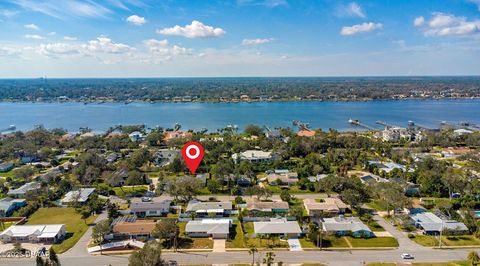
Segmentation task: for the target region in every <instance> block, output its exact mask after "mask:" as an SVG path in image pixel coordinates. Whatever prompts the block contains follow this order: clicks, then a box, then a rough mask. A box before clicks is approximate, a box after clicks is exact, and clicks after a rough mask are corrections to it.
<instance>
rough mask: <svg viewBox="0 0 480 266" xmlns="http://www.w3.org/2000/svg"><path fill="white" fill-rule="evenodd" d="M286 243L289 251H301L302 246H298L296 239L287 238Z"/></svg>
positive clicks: (298, 242)
mask: <svg viewBox="0 0 480 266" xmlns="http://www.w3.org/2000/svg"><path fill="white" fill-rule="evenodd" d="M287 241H288V246H289V247H290V251H302V245H300V241H299V240H298V238H289V239H288V240H287Z"/></svg>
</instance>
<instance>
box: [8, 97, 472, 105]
mask: <svg viewBox="0 0 480 266" xmlns="http://www.w3.org/2000/svg"><path fill="white" fill-rule="evenodd" d="M478 99H480V97H455V98H454V97H445V98H433V97H429V98H418V97H417V98H398V99H396V98H395V99H392V98H385V99H371V98H361V99H348V98H345V99H271V100H249V101H242V100H230V101H228V100H224V101H219V100H217V101H214V100H192V101H173V100H155V101H145V100H127V101H121V100H88V101H82V100H79V99H72V100H62V101H59V100H41V101H26V100H14V99H0V103H83V104H104V103H119V104H122V103H123V104H130V103H269V102H371V101H410V100H412V101H426V100H431V101H444V100H452V101H453V100H478Z"/></svg>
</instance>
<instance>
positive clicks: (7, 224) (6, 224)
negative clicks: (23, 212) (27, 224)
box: [0, 222, 17, 231]
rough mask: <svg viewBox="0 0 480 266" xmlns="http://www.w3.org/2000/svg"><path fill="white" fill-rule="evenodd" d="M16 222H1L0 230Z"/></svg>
mask: <svg viewBox="0 0 480 266" xmlns="http://www.w3.org/2000/svg"><path fill="white" fill-rule="evenodd" d="M16 223H17V222H3V223H2V224H0V230H1V231H3V230H5V229H7V228H9V227H10V226H12V225H14V224H16Z"/></svg>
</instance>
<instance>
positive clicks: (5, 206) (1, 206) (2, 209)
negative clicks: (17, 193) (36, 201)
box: [0, 198, 27, 217]
mask: <svg viewBox="0 0 480 266" xmlns="http://www.w3.org/2000/svg"><path fill="white" fill-rule="evenodd" d="M25 205H27V202H26V201H25V200H24V199H12V198H3V199H1V200H0V217H8V216H10V215H12V213H13V212H14V211H16V210H18V209H20V208H21V207H23V206H25Z"/></svg>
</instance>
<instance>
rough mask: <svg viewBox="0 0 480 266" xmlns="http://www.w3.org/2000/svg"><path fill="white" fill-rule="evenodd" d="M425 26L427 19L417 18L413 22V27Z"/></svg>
mask: <svg viewBox="0 0 480 266" xmlns="http://www.w3.org/2000/svg"><path fill="white" fill-rule="evenodd" d="M423 24H425V18H424V17H422V16H420V17H417V18H415V19H414V20H413V25H415V27H420V26H423Z"/></svg>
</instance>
